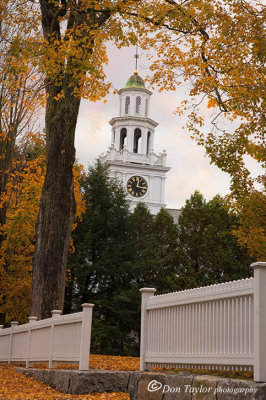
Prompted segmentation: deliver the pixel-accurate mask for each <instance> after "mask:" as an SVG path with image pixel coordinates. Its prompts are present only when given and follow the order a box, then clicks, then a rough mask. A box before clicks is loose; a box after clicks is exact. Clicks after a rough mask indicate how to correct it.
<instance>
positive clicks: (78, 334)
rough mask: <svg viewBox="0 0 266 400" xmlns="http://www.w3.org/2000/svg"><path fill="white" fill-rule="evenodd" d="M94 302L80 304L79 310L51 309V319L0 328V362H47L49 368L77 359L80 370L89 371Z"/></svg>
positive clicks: (28, 364) (34, 319)
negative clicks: (70, 312)
mask: <svg viewBox="0 0 266 400" xmlns="http://www.w3.org/2000/svg"><path fill="white" fill-rule="evenodd" d="M93 306H94V305H93V304H87V303H86V304H83V305H82V307H83V311H82V312H79V313H74V314H69V315H61V311H59V310H54V311H52V318H47V319H44V320H40V321H37V318H36V317H29V323H27V324H23V325H18V322H17V321H13V322H11V327H10V328H5V329H0V361H1V362H8V363H11V362H13V363H15V362H17V363H21V362H25V363H26V366H27V367H29V366H30V364H31V363H33V362H48V363H49V368H52V367H54V366H55V364H56V363H58V362H78V363H79V369H80V370H88V367H89V355H90V337H91V321H92V308H93Z"/></svg>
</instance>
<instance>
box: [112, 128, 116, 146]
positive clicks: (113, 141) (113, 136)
mask: <svg viewBox="0 0 266 400" xmlns="http://www.w3.org/2000/svg"><path fill="white" fill-rule="evenodd" d="M114 144H115V129H112V137H111V146H112V145H114Z"/></svg>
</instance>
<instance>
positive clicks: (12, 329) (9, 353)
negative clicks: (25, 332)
mask: <svg viewBox="0 0 266 400" xmlns="http://www.w3.org/2000/svg"><path fill="white" fill-rule="evenodd" d="M10 325H11V333H10V341H9V352H8V364H10V363H11V358H12V346H13V334H14V330H15V328H16V326H17V325H18V321H12V322H10Z"/></svg>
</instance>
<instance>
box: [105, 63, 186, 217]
mask: <svg viewBox="0 0 266 400" xmlns="http://www.w3.org/2000/svg"><path fill="white" fill-rule="evenodd" d="M118 94H119V99H120V102H119V116H118V117H114V118H112V119H111V121H110V122H109V123H110V125H111V127H112V134H111V146H110V147H109V148H108V151H107V153H106V154H105V155H103V156H102V157H101V160H102V162H103V163H107V164H108V166H109V174H110V176H111V177H113V178H116V179H119V180H120V181H121V182H122V184H123V185H124V187H125V189H126V191H127V194H128V198H129V199H130V206H131V209H132V210H133V209H134V208H135V206H136V204H137V203H138V202H140V201H142V202H144V203H145V204H146V205H147V206H148V208H149V209H150V212H151V213H152V214H157V213H158V212H159V211H160V209H161V207H165V206H166V204H165V182H166V173H167V171H169V169H170V168H169V167H168V166H167V165H166V151H165V150H163V151H162V152H161V153H159V154H155V152H154V149H153V147H154V139H155V128H156V127H157V126H158V123H157V122H155V121H154V120H153V119H151V118H150V98H151V95H152V92H151V91H150V90H148V89H147V88H146V86H145V83H144V80H143V79H142V78H141V77H140V76H139V74H138V71H137V70H135V71H134V74H133V75H132V76H131V77H130V78H129V79H128V80H127V82H126V86H125V87H124V88H123V89H120V90H119V92H118ZM178 211H179V210H172V209H168V212H170V213H171V214H172V215H173V217H174V220H175V222H177V218H178V214H179V212H178Z"/></svg>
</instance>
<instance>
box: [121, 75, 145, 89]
mask: <svg viewBox="0 0 266 400" xmlns="http://www.w3.org/2000/svg"><path fill="white" fill-rule="evenodd" d="M125 88H126V89H128V88H140V89H146V86H145V83H144V80H143V79H142V78H141V76H139V74H138V71H134V74H133V75H131V77H130V78H128V80H127V83H126V86H125Z"/></svg>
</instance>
